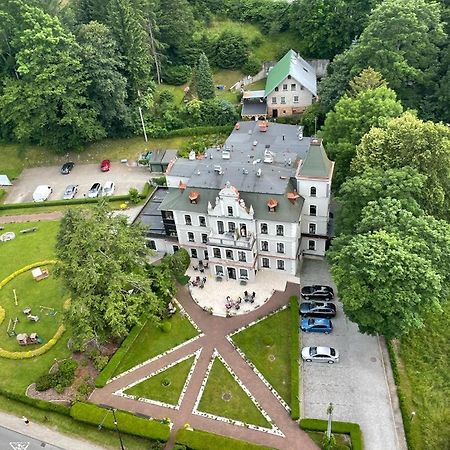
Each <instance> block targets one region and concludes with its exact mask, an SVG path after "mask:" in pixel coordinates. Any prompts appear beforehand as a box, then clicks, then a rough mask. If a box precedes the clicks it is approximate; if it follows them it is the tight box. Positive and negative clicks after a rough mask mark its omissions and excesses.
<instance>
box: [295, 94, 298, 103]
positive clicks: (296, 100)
mask: <svg viewBox="0 0 450 450" xmlns="http://www.w3.org/2000/svg"><path fill="white" fill-rule="evenodd" d="M294 103H298V95H294Z"/></svg>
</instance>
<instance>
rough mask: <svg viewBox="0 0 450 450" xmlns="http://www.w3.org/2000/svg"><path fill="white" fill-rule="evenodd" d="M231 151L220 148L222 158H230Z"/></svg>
mask: <svg viewBox="0 0 450 450" xmlns="http://www.w3.org/2000/svg"><path fill="white" fill-rule="evenodd" d="M230 158H231V153H230V151H229V150H222V159H230Z"/></svg>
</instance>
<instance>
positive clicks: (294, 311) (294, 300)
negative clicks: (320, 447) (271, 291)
mask: <svg viewBox="0 0 450 450" xmlns="http://www.w3.org/2000/svg"><path fill="white" fill-rule="evenodd" d="M289 306H290V308H289V309H290V314H291V417H292V418H293V419H294V420H297V419H298V418H299V417H300V403H299V398H300V393H299V384H300V376H299V364H298V358H299V354H300V343H299V328H298V320H299V319H298V297H296V296H295V295H294V296H292V297H290V299H289Z"/></svg>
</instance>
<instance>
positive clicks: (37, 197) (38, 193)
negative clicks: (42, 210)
mask: <svg viewBox="0 0 450 450" xmlns="http://www.w3.org/2000/svg"><path fill="white" fill-rule="evenodd" d="M52 192H53V189H52V188H51V186H47V185H46V184H42V185H40V186H38V187H37V188H36V189H35V190H34V192H33V202H45V201H46V200H48V198H49V197H50V194H51V193H52Z"/></svg>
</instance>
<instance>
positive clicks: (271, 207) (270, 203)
mask: <svg viewBox="0 0 450 450" xmlns="http://www.w3.org/2000/svg"><path fill="white" fill-rule="evenodd" d="M267 206H268V208H269V212H275V211H276V209H277V206H278V202H277V201H276V200H275V199H274V198H271V199H269V201H268V202H267Z"/></svg>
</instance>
